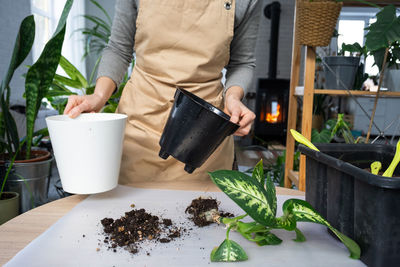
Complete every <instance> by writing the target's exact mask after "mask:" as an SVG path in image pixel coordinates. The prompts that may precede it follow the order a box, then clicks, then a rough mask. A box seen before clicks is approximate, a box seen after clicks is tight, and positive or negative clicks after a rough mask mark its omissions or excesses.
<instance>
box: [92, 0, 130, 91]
mask: <svg viewBox="0 0 400 267" xmlns="http://www.w3.org/2000/svg"><path fill="white" fill-rule="evenodd" d="M136 17H137V4H136V1H134V0H117V1H116V3H115V14H114V19H113V24H112V29H111V36H110V39H109V41H108V44H107V46H106V47H105V48H104V50H103V54H102V57H101V60H100V64H99V70H98V72H97V78H99V77H101V76H106V77H109V78H111V79H112V80H113V81H114V83H115V84H116V85H117V86H119V84H120V83H121V81H122V78H123V76H124V75H125V72H126V70H127V69H128V66H129V64H130V63H131V62H132V58H133V52H134V51H133V49H134V44H135V32H136Z"/></svg>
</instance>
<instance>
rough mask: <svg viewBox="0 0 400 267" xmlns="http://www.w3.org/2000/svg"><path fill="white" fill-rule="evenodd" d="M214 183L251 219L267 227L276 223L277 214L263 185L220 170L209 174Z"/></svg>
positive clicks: (244, 175)
mask: <svg viewBox="0 0 400 267" xmlns="http://www.w3.org/2000/svg"><path fill="white" fill-rule="evenodd" d="M209 175H210V177H211V179H212V181H213V182H214V183H215V184H216V185H217V186H218V187H219V188H220V189H221V190H222V191H223V192H224V193H225V194H226V195H228V197H230V198H231V199H232V200H233V201H234V202H235V203H236V204H238V205H239V207H241V208H242V209H243V210H244V211H245V212H246V213H247V214H248V215H249V216H250V217H251V218H253V219H254V220H255V221H256V222H258V223H261V224H263V225H265V226H271V225H274V223H275V214H274V212H273V209H272V208H271V203H270V202H268V199H267V192H266V191H265V189H264V188H263V187H262V185H261V184H260V183H259V182H258V181H257V180H255V179H254V178H253V177H250V176H248V175H246V174H244V173H241V172H238V171H229V170H219V171H215V172H212V173H209Z"/></svg>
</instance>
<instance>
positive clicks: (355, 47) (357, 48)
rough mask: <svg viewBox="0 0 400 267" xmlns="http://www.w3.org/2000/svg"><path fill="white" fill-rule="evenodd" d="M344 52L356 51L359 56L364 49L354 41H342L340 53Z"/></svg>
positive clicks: (351, 52)
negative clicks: (346, 42) (347, 42)
mask: <svg viewBox="0 0 400 267" xmlns="http://www.w3.org/2000/svg"><path fill="white" fill-rule="evenodd" d="M344 52H349V53H350V54H353V53H358V54H359V56H361V55H362V54H363V53H364V49H363V48H362V47H361V45H360V44H359V43H357V42H355V43H353V44H345V43H342V51H341V53H342V54H343V55H344Z"/></svg>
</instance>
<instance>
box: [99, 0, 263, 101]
mask: <svg viewBox="0 0 400 267" xmlns="http://www.w3.org/2000/svg"><path fill="white" fill-rule="evenodd" d="M260 4H261V1H258V0H236V8H235V22H234V36H233V39H232V42H231V47H230V49H231V51H230V60H229V63H228V66H226V70H227V71H226V83H225V88H227V89H228V88H230V87H232V86H235V85H236V86H240V87H241V88H243V90H244V92H245V93H246V91H247V90H248V88H249V87H250V86H251V82H252V79H253V72H254V68H255V61H256V60H255V56H254V50H255V44H256V39H257V31H258V23H259V15H260V8H261V7H260ZM138 6H139V0H117V1H116V4H115V15H114V21H113V25H112V30H111V37H110V39H109V42H108V45H107V46H106V48H105V49H104V51H103V55H102V59H101V61H100V65H99V70H98V75H97V76H98V77H101V76H107V77H109V78H111V79H112V80H113V81H114V82H115V83H116V84H117V85H118V84H119V83H120V82H121V80H122V77H123V75H124V74H125V72H126V70H127V68H128V66H129V64H130V62H131V61H132V57H133V52H134V51H133V49H134V43H135V33H136V17H137V12H138Z"/></svg>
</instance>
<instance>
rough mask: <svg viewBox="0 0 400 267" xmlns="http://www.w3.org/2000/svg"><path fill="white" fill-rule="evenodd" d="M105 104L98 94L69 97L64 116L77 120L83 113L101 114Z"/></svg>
mask: <svg viewBox="0 0 400 267" xmlns="http://www.w3.org/2000/svg"><path fill="white" fill-rule="evenodd" d="M104 104H105V101H104V100H103V99H102V97H101V96H99V95H97V94H92V95H71V96H69V97H68V103H67V106H66V107H65V109H64V115H68V116H69V117H71V118H76V117H78V115H79V114H81V113H83V112H99V111H100V110H101V108H102V107H103V106H104Z"/></svg>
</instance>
